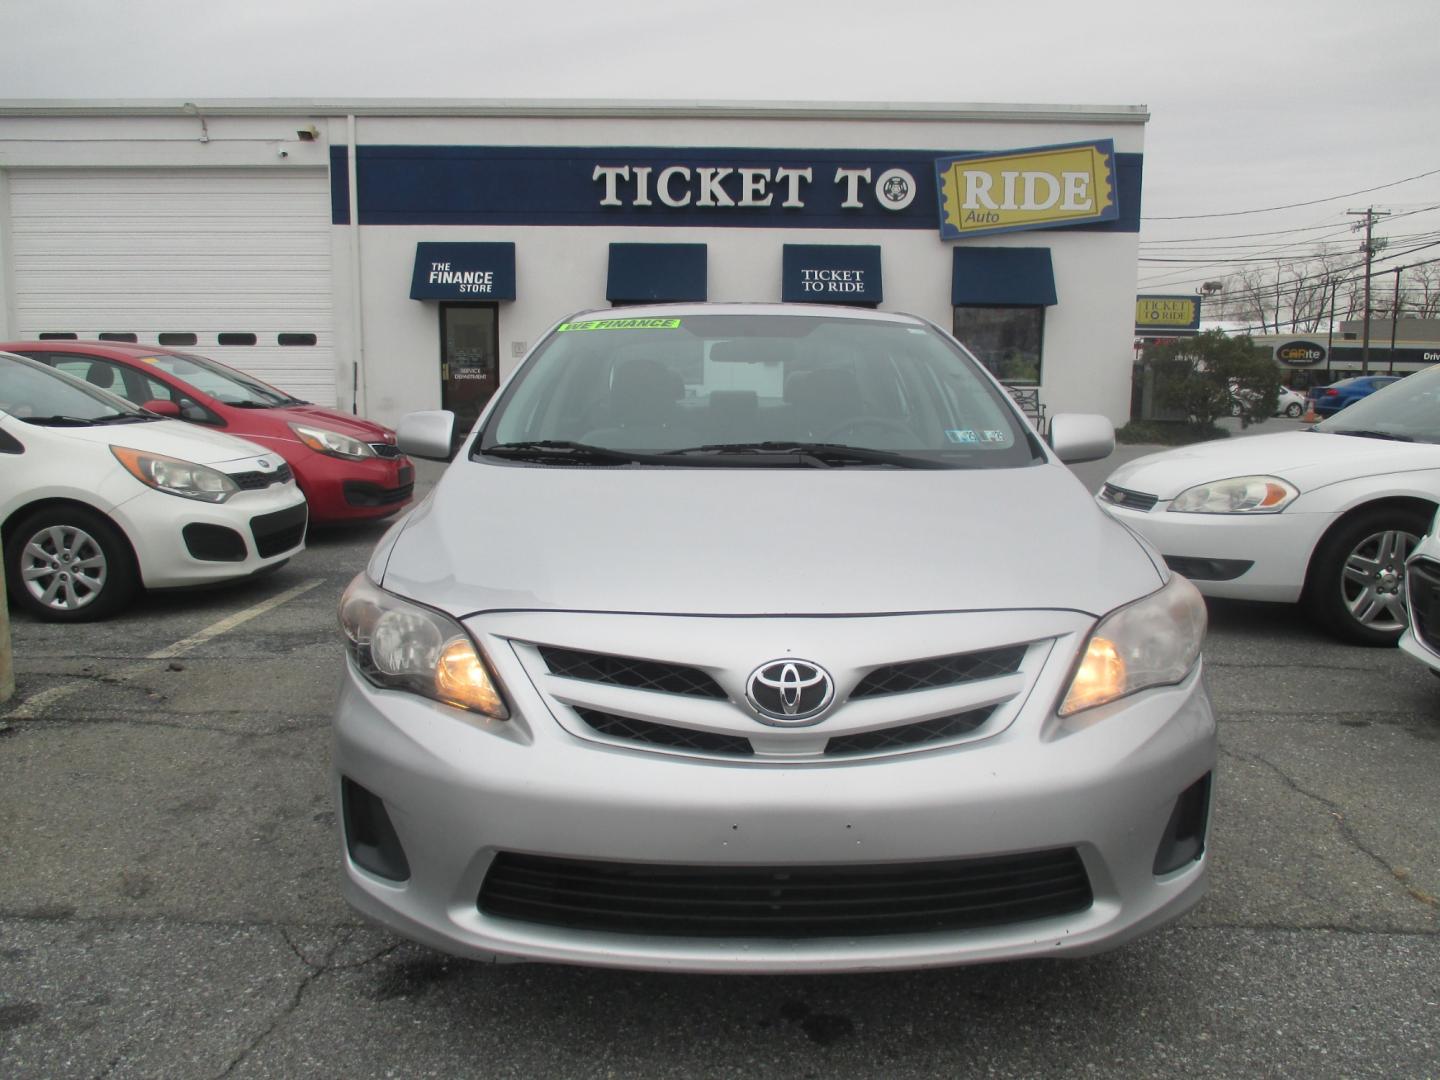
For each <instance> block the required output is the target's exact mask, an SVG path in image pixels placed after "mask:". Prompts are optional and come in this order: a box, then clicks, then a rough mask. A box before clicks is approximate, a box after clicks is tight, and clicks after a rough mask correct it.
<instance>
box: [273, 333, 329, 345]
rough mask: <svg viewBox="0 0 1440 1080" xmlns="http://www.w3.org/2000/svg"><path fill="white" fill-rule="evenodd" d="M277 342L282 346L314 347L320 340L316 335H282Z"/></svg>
mask: <svg viewBox="0 0 1440 1080" xmlns="http://www.w3.org/2000/svg"><path fill="white" fill-rule="evenodd" d="M276 340H277V341H278V342H279V343H280V344H281V345H314V344H315V343H316V342H317V341H319V340H320V339H319V338H318V337H316V336H315V335H314V334H281V335H279V337H277V338H276Z"/></svg>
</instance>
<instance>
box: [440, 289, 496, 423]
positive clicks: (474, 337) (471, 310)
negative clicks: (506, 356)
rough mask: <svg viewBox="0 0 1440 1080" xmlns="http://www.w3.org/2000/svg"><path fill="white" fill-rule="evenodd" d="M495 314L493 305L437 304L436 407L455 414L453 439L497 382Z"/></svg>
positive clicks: (483, 402) (474, 417) (482, 406)
mask: <svg viewBox="0 0 1440 1080" xmlns="http://www.w3.org/2000/svg"><path fill="white" fill-rule="evenodd" d="M498 316H499V309H498V308H497V307H496V305H494V304H441V305H440V407H441V408H442V409H449V410H450V411H451V412H453V413H454V414H455V434H456V437H457V438H458V437H460V436H462V435H464V434H465V433H466V432H468V431H469V430H470V428H471V427H473V426H474V424H475V420H476V418H477V417H478V416H479V415H480V410H481V409H483V408H484V407H485V403H486V402H487V401H489V400H490V395H492V394H493V393H495V388H496V387H497V386H498V385H499V383H500V328H499V317H498Z"/></svg>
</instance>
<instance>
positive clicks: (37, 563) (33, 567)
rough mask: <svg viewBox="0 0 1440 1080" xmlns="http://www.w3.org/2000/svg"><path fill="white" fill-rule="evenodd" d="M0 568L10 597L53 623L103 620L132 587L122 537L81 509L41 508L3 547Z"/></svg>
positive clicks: (87, 511) (20, 526) (106, 524)
mask: <svg viewBox="0 0 1440 1080" xmlns="http://www.w3.org/2000/svg"><path fill="white" fill-rule="evenodd" d="M5 568H6V572H7V575H8V578H9V588H10V591H11V594H12V596H13V597H14V598H15V599H16V600H18V601H19V602H20V603H21V605H22V606H24V607H25V608H26V609H28V610H29V611H30V612H31V613H32V614H35V615H37V616H39V617H40V618H42V619H49V620H53V621H63V622H82V621H88V620H91V619H101V618H104V617H105V616H107V615H110V614H112V613H113V612H115V611H117V610H119V608H120V607H121V606H123V605H124V604H125V603H126V602H127V601H128V600H129V599H130V596H131V595H132V594H133V593H134V591H135V587H136V580H135V572H134V570H133V563H132V561H131V558H130V551H129V548H128V546H127V545H126V543H125V541H124V539H123V538H122V537H121V535H120V534H119V532H118V531H116V529H115V527H114V526H113V525H111V524H110V523H109V522H108V521H106V520H105V519H104V518H102V517H101V516H100V515H98V514H96V513H94V512H93V511H90V510H86V509H83V508H81V507H75V508H66V507H58V508H54V509H49V510H42V511H40V512H38V513H35V514H32V515H30V516H29V517H28V518H26V519H25V520H23V521H21V522H20V523H19V524H18V526H17V527H16V528H15V530H14V531H13V533H12V534H11V539H10V542H9V543H8V544H7V545H6V552H5Z"/></svg>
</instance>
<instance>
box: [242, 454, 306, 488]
mask: <svg viewBox="0 0 1440 1080" xmlns="http://www.w3.org/2000/svg"><path fill="white" fill-rule="evenodd" d="M230 479H231V480H233V481H235V484H236V486H237V487H239V489H240V490H241V491H262V490H264V489H265V488H267V487H270V486H271V485H272V484H288V483H289V482H290V481H291V480H294V479H295V473H294V470H292V469H291V468H290V466H289V465H288V464H286V463H285V462H283V461H282V462H281V463H280V467H279V468H278V469H276V470H275V471H274V472H259V471H256V472H242V473H231V474H230Z"/></svg>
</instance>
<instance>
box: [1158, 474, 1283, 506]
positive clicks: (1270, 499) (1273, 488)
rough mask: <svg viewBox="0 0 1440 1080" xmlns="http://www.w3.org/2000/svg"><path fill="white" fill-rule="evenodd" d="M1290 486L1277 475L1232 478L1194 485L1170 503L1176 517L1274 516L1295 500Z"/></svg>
mask: <svg viewBox="0 0 1440 1080" xmlns="http://www.w3.org/2000/svg"><path fill="white" fill-rule="evenodd" d="M1299 495H1300V492H1299V491H1298V490H1296V488H1295V487H1294V485H1292V484H1290V483H1288V482H1287V481H1285V480H1281V479H1280V478H1279V477H1278V476H1232V477H1231V478H1230V479H1228V480H1216V481H1214V482H1213V483H1209V484H1196V485H1195V486H1194V487H1192V488H1187V489H1186V490H1184V491H1182V492H1181V493H1180V494H1179V495H1176V496H1175V498H1174V499H1172V500H1171V501H1170V510H1171V512H1172V513H1176V514H1278V513H1279V512H1280V511H1281V510H1284V509H1285V507H1287V506H1289V505H1290V503H1292V502H1294V501H1295V499H1296V498H1298V497H1299Z"/></svg>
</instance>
